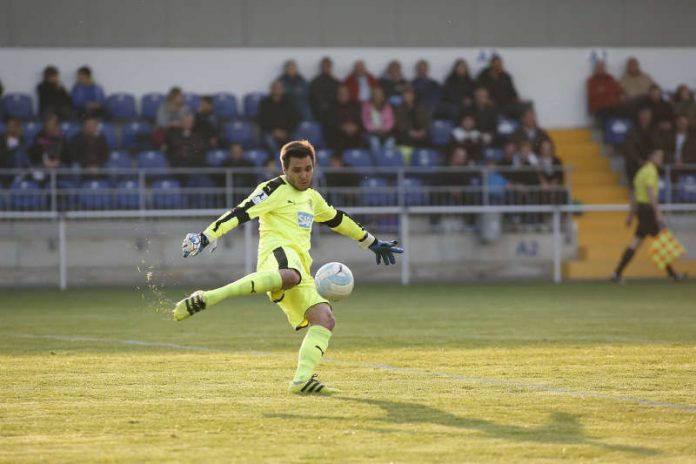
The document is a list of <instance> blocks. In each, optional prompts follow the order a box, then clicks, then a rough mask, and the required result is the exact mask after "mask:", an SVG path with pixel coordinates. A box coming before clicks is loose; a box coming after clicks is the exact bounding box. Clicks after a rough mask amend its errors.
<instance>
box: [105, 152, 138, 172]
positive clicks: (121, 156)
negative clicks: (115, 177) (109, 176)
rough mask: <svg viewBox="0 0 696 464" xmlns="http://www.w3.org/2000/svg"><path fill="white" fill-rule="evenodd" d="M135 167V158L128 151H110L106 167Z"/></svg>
mask: <svg viewBox="0 0 696 464" xmlns="http://www.w3.org/2000/svg"><path fill="white" fill-rule="evenodd" d="M132 167H133V160H132V159H131V156H130V154H129V153H128V152H127V151H118V150H114V151H112V152H111V153H109V159H108V160H106V164H105V165H104V168H106V169H130V168H132Z"/></svg>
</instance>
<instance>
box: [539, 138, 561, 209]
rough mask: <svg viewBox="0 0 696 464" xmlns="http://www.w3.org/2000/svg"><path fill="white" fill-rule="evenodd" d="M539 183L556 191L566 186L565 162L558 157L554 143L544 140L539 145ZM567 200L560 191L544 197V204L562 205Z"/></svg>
mask: <svg viewBox="0 0 696 464" xmlns="http://www.w3.org/2000/svg"><path fill="white" fill-rule="evenodd" d="M539 169H540V170H539V183H540V184H541V186H542V188H544V189H547V190H549V189H556V190H558V187H562V186H563V185H564V184H565V173H564V171H563V162H562V161H561V159H560V158H559V157H558V156H556V153H555V149H554V146H553V142H551V140H544V141H542V142H541V143H540V144H539ZM565 200H566V198H565V195H564V194H563V193H562V192H559V191H553V192H550V195H544V198H542V201H543V202H546V203H552V204H560V203H564V202H565Z"/></svg>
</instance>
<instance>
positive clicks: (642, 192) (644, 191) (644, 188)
mask: <svg viewBox="0 0 696 464" xmlns="http://www.w3.org/2000/svg"><path fill="white" fill-rule="evenodd" d="M659 185H660V176H659V174H658V172H657V166H655V164H654V163H651V162H647V163H645V165H644V166H643V167H642V168H640V169H639V170H638V172H637V173H636V176H635V177H634V178H633V192H634V196H635V199H636V203H647V204H651V203H652V201H651V200H650V195H648V188H651V189H652V191H653V193H654V194H655V195H657V193H658V189H659Z"/></svg>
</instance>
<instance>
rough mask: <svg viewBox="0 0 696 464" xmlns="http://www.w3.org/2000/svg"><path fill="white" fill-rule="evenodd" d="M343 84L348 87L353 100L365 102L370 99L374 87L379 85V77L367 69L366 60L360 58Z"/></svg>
mask: <svg viewBox="0 0 696 464" xmlns="http://www.w3.org/2000/svg"><path fill="white" fill-rule="evenodd" d="M343 84H344V85H345V86H346V87H348V90H349V91H350V99H351V100H353V101H354V102H360V103H364V102H367V101H369V100H370V96H371V95H372V88H373V87H374V86H376V85H377V79H375V77H374V76H373V75H372V74H370V73H369V72H368V71H367V68H366V67H365V62H364V61H363V60H358V61H356V62H355V65H354V66H353V71H352V72H351V73H350V74H349V75H348V77H346V80H345V81H344V82H343Z"/></svg>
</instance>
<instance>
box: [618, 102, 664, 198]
mask: <svg viewBox="0 0 696 464" xmlns="http://www.w3.org/2000/svg"><path fill="white" fill-rule="evenodd" d="M656 148H658V141H657V134H656V132H655V129H654V127H653V117H652V111H650V108H642V109H641V110H639V111H638V116H637V117H636V123H635V124H634V125H633V126H632V127H631V128H630V129H629V130H628V132H627V133H626V138H625V139H624V144H623V148H622V151H621V153H622V154H623V157H624V161H625V168H626V178H627V179H628V182H629V186H631V185H632V182H631V181H632V180H633V176H634V175H635V174H636V172H637V171H638V169H639V168H640V167H641V166H642V165H643V163H644V162H645V160H646V159H647V158H648V155H649V154H650V153H651V152H652V151H653V150H655V149H656Z"/></svg>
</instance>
